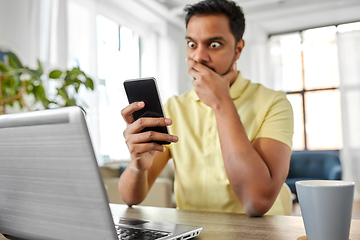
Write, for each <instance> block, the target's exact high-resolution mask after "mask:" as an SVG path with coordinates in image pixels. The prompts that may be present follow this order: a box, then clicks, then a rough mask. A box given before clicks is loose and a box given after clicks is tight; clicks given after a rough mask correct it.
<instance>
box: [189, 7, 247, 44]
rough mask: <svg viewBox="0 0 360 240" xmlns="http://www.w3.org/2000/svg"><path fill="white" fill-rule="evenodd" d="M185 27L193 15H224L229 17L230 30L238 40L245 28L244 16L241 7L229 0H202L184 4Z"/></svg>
mask: <svg viewBox="0 0 360 240" xmlns="http://www.w3.org/2000/svg"><path fill="white" fill-rule="evenodd" d="M184 11H185V12H187V14H186V18H185V23H186V28H187V26H188V23H189V21H190V18H191V17H193V16H195V15H221V14H223V15H225V16H227V17H228V19H229V24H230V30H231V33H232V34H233V35H234V37H235V40H236V42H239V41H240V40H241V39H242V37H243V35H244V30H245V17H244V13H243V11H242V8H241V7H240V6H238V5H237V4H236V3H235V2H233V1H229V0H203V1H201V2H198V3H196V4H193V5H189V4H188V5H186V7H185V8H184Z"/></svg>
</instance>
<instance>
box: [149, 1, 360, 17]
mask: <svg viewBox="0 0 360 240" xmlns="http://www.w3.org/2000/svg"><path fill="white" fill-rule="evenodd" d="M153 1H156V2H158V3H160V4H161V5H162V6H163V7H165V8H166V9H168V10H169V11H170V12H171V13H172V14H173V16H180V17H181V16H183V9H184V7H185V6H186V4H193V3H196V2H199V0H153ZM234 1H235V2H236V3H237V4H238V5H239V6H241V7H242V8H243V10H244V12H245V14H247V15H249V14H252V13H259V12H264V11H267V10H271V9H279V8H282V9H287V8H297V7H300V8H301V7H303V6H306V7H310V8H311V6H312V5H319V4H322V5H325V4H338V5H344V4H349V3H354V2H356V1H357V2H359V0H355V1H354V0H234Z"/></svg>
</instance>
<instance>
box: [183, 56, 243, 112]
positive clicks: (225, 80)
mask: <svg viewBox="0 0 360 240" xmlns="http://www.w3.org/2000/svg"><path fill="white" fill-rule="evenodd" d="M188 65H189V71H188V73H189V74H190V75H191V76H193V77H194V81H193V85H194V87H195V91H196V93H197V95H198V96H199V98H200V100H201V101H202V102H203V103H205V104H206V105H208V106H209V107H211V108H212V109H214V108H217V107H219V106H220V105H221V102H222V101H223V100H226V99H228V100H229V99H230V100H231V97H230V91H229V89H230V85H231V84H232V83H233V82H234V81H235V79H236V77H237V76H238V74H239V73H238V71H237V69H236V63H234V64H233V66H232V67H231V69H230V71H229V72H228V73H226V74H225V75H219V74H217V73H216V72H214V71H213V70H212V69H210V68H209V67H207V66H205V65H203V64H201V63H198V62H196V61H194V60H193V59H190V58H189V59H188Z"/></svg>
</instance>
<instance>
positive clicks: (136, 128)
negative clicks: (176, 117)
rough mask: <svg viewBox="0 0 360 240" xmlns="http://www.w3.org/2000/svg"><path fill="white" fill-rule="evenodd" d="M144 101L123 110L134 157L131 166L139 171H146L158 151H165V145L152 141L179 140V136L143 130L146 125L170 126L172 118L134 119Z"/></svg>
mask: <svg viewBox="0 0 360 240" xmlns="http://www.w3.org/2000/svg"><path fill="white" fill-rule="evenodd" d="M144 106H145V103H144V102H134V103H132V104H130V105H128V106H127V107H125V108H124V109H123V110H122V111H121V115H122V116H123V118H124V120H125V122H126V124H127V127H126V129H125V131H124V137H125V141H126V144H127V146H128V149H129V152H130V156H131V159H132V163H133V164H131V166H133V167H135V170H137V171H146V170H148V169H149V168H150V166H151V164H152V160H153V158H154V155H155V153H156V151H159V152H164V151H165V147H164V146H162V145H160V144H157V143H154V142H150V141H154V140H156V141H168V142H177V141H178V137H177V136H173V135H170V134H164V133H159V132H153V131H149V132H143V133H142V132H141V130H142V129H144V128H146V127H156V126H169V125H171V124H172V120H171V119H169V118H140V119H138V120H137V121H134V118H133V115H132V114H133V112H135V111H138V110H140V109H142V108H143V107H144Z"/></svg>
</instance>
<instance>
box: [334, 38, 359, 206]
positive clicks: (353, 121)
mask: <svg viewBox="0 0 360 240" xmlns="http://www.w3.org/2000/svg"><path fill="white" fill-rule="evenodd" d="M338 52H339V64H340V91H341V111H342V128H343V149H342V150H341V151H340V156H341V161H342V165H343V178H344V179H345V180H351V181H354V182H355V188H356V192H355V198H356V199H359V198H360V194H359V193H360V31H352V32H345V33H338Z"/></svg>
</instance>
